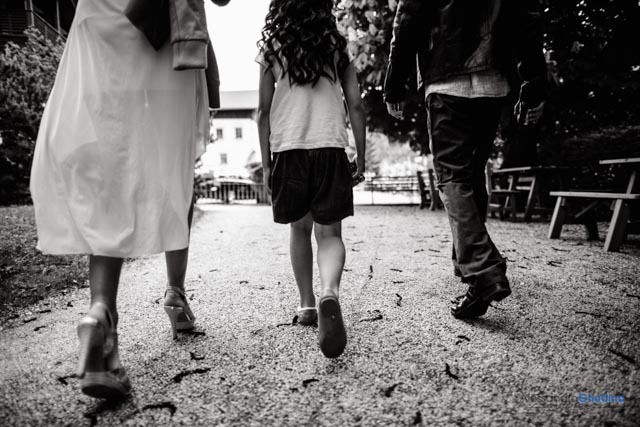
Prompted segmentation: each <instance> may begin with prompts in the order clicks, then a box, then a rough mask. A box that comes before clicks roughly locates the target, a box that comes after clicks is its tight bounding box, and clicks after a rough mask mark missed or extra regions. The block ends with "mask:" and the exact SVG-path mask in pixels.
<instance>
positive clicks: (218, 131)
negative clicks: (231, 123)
mask: <svg viewBox="0 0 640 427" xmlns="http://www.w3.org/2000/svg"><path fill="white" fill-rule="evenodd" d="M222 138H224V132H223V131H222V128H218V129H216V139H222Z"/></svg>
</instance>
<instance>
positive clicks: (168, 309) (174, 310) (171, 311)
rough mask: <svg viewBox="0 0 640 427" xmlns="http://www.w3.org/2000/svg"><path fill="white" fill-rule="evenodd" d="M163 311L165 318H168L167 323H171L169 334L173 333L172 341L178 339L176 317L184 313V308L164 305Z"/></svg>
mask: <svg viewBox="0 0 640 427" xmlns="http://www.w3.org/2000/svg"><path fill="white" fill-rule="evenodd" d="M164 311H165V313H167V316H169V322H171V332H172V333H173V339H174V340H175V339H178V317H179V316H180V315H181V314H182V313H184V308H183V307H174V306H170V305H165V306H164Z"/></svg>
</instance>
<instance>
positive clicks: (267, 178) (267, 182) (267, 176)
mask: <svg viewBox="0 0 640 427" xmlns="http://www.w3.org/2000/svg"><path fill="white" fill-rule="evenodd" d="M263 179H264V188H265V190H267V194H268V195H269V196H271V168H264V170H263Z"/></svg>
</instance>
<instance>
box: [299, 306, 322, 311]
mask: <svg viewBox="0 0 640 427" xmlns="http://www.w3.org/2000/svg"><path fill="white" fill-rule="evenodd" d="M309 310H312V311H318V309H317V308H316V307H298V311H309Z"/></svg>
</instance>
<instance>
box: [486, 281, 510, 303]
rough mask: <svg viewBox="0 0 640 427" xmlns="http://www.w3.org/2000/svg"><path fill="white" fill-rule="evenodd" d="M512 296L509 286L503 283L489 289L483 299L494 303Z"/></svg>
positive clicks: (495, 284)
mask: <svg viewBox="0 0 640 427" xmlns="http://www.w3.org/2000/svg"><path fill="white" fill-rule="evenodd" d="M509 295H511V288H510V287H509V285H507V284H503V283H494V284H493V285H492V286H491V288H489V290H488V292H487V295H486V296H485V297H484V298H483V300H484V301H485V302H487V303H490V302H492V301H495V302H500V301H502V300H503V299H505V298H506V297H508V296H509Z"/></svg>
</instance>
